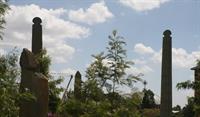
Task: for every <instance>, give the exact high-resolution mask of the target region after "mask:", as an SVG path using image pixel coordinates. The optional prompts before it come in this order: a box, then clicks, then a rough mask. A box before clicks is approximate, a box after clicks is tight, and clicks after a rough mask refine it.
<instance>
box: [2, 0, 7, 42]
mask: <svg viewBox="0 0 200 117" xmlns="http://www.w3.org/2000/svg"><path fill="white" fill-rule="evenodd" d="M7 10H9V6H8V4H7V0H0V30H2V29H4V26H3V25H4V24H5V23H6V21H5V14H6V12H7ZM2 35H3V32H2V31H0V39H3V37H2Z"/></svg>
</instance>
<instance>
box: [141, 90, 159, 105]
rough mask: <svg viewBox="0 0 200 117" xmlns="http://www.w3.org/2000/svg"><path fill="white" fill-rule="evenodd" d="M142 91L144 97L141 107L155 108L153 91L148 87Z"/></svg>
mask: <svg viewBox="0 0 200 117" xmlns="http://www.w3.org/2000/svg"><path fill="white" fill-rule="evenodd" d="M143 93H144V97H143V100H142V105H141V106H142V108H155V106H156V104H155V99H154V93H153V92H152V91H151V90H150V89H149V90H146V89H144V90H143Z"/></svg>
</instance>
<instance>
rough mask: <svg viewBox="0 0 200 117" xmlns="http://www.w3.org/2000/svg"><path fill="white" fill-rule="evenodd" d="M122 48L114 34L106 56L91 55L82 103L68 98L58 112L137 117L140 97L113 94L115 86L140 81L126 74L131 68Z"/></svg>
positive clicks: (77, 115) (72, 115)
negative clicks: (91, 59) (92, 59)
mask: <svg viewBox="0 0 200 117" xmlns="http://www.w3.org/2000/svg"><path fill="white" fill-rule="evenodd" d="M124 45H126V43H125V42H124V41H123V37H121V36H118V35H117V31H113V33H112V35H111V36H109V47H107V50H108V52H107V54H104V53H103V52H102V53H100V54H97V55H92V57H93V58H94V61H93V62H92V63H91V64H90V65H89V67H88V68H87V70H86V77H87V80H86V81H85V82H83V83H82V86H81V97H82V99H81V100H76V98H75V96H70V97H69V98H68V99H67V100H66V101H65V102H64V103H62V105H61V107H60V109H59V111H60V114H61V115H62V116H63V117H64V116H68V117H140V115H141V112H140V105H141V102H142V93H141V92H135V93H133V94H128V95H122V94H119V93H118V92H117V90H116V87H117V86H118V85H120V86H124V85H125V86H132V85H133V83H134V82H136V81H137V80H139V78H137V77H133V76H129V75H127V74H126V69H127V68H129V67H130V65H132V64H131V62H129V61H127V60H126V59H127V58H126V50H125V49H124ZM75 93H76V92H74V94H75ZM79 94H80V93H79Z"/></svg>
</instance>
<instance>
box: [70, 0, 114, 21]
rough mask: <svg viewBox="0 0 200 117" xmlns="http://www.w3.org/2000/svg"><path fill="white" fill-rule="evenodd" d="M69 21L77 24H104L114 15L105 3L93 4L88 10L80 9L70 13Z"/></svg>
mask: <svg viewBox="0 0 200 117" xmlns="http://www.w3.org/2000/svg"><path fill="white" fill-rule="evenodd" d="M68 15H69V19H70V20H72V21H75V22H81V23H87V24H89V25H92V24H96V23H103V22H105V21H106V20H108V19H110V18H112V17H113V16H114V15H113V14H112V13H111V12H110V11H109V9H108V7H107V6H106V5H105V2H104V1H102V2H99V3H94V4H92V5H91V6H90V7H89V8H88V9H85V10H84V9H83V8H80V9H78V10H70V11H69V14H68Z"/></svg>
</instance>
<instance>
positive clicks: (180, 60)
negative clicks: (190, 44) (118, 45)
mask: <svg viewBox="0 0 200 117" xmlns="http://www.w3.org/2000/svg"><path fill="white" fill-rule="evenodd" d="M134 51H135V52H136V53H138V54H141V55H148V56H149V57H148V58H150V59H146V63H147V62H150V61H153V62H154V63H161V59H162V50H161V49H160V50H159V51H154V50H153V49H152V48H151V47H149V46H145V45H144V44H141V43H139V44H136V45H135V47H134ZM197 59H200V51H193V52H191V53H188V52H187V51H186V50H185V49H183V48H172V64H173V67H177V68H190V67H193V66H195V64H196V60H197ZM136 62H141V61H136ZM142 62H144V61H142Z"/></svg>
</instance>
